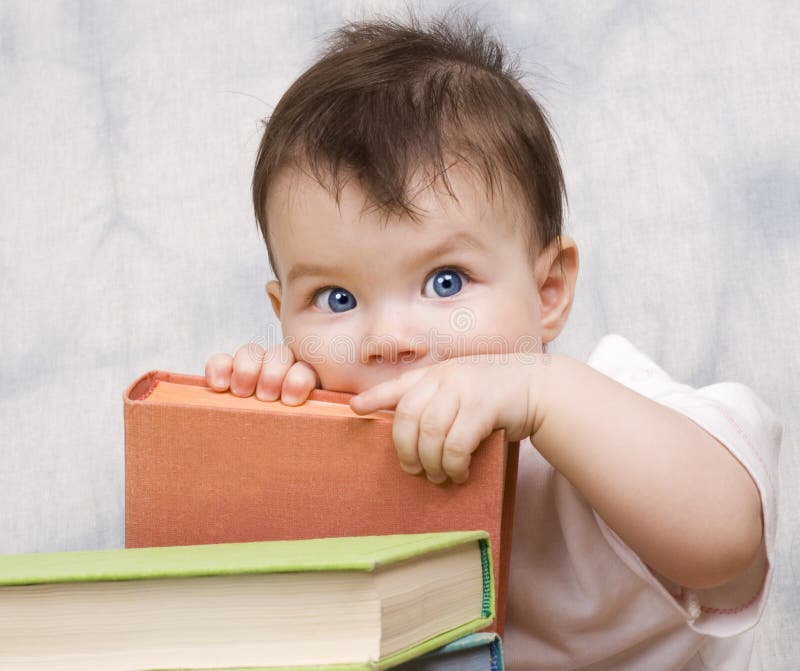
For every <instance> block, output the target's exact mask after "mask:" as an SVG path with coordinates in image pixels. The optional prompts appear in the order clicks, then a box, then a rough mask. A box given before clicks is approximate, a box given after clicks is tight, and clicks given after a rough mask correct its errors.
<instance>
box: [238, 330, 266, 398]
mask: <svg viewBox="0 0 800 671" xmlns="http://www.w3.org/2000/svg"><path fill="white" fill-rule="evenodd" d="M265 354H266V352H265V350H264V348H263V347H262V346H261V345H259V344H258V343H252V342H251V343H247V344H246V345H242V346H241V347H240V348H239V349H238V350H236V354H235V355H234V357H233V373H232V374H231V392H232V393H234V394H236V395H237V396H250V395H251V394H252V393H253V392H254V391H255V388H256V383H257V382H258V375H259V373H260V372H261V363H262V361H263V360H264V356H265Z"/></svg>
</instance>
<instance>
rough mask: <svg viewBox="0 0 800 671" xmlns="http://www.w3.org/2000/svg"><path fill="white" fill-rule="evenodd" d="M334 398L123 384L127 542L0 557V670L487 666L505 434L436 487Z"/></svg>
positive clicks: (508, 521)
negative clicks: (277, 397) (288, 398)
mask: <svg viewBox="0 0 800 671" xmlns="http://www.w3.org/2000/svg"><path fill="white" fill-rule="evenodd" d="M351 396H352V395H351V394H344V393H339V392H331V391H324V390H314V391H313V392H312V393H311V396H310V397H309V399H308V400H307V401H306V402H305V403H304V404H302V405H300V406H286V405H284V404H283V403H281V402H280V401H274V402H265V401H260V400H258V399H256V398H254V397H249V398H241V397H238V396H235V395H234V394H232V393H230V392H224V393H219V392H216V391H214V390H212V389H210V388H209V387H208V386H207V384H206V383H205V378H203V377H201V376H193V375H182V374H176V373H169V372H165V371H150V372H148V373H146V374H144V375H142V376H140V377H139V378H138V379H136V380H135V381H134V382H133V383H132V384H131V385H130V386H129V387H128V388H127V389H126V390H125V392H124V394H123V401H124V421H125V469H126V470H125V522H126V531H125V543H126V548H125V549H124V550H102V551H89V552H77V553H48V554H39V555H17V556H11V557H0V668H2V669H19V670H20V671H23V670H27V671H40V670H41V671H43V670H44V669H53V670H54V671H61V670H62V669H87V670H90V671H91V670H92V669H98V670H99V669H103V671H141V670H145V669H236V670H237V671H239V670H242V671H244V670H245V669H250V670H251V671H253V670H254V669H272V670H276V669H289V668H296V669H299V668H302V669H341V670H344V669H383V668H396V669H399V670H405V671H409V670H410V669H419V670H422V671H433V670H442V669H453V670H455V669H476V670H478V669H481V670H483V669H492V670H496V669H502V668H503V658H502V645H501V636H502V632H503V624H504V614H505V603H506V594H507V587H508V569H509V560H510V549H511V548H510V546H511V529H512V524H513V505H514V493H515V484H516V471H517V456H518V447H519V443H518V442H509V441H507V440H506V439H505V435H504V432H503V431H502V430H498V431H495V432H493V433H492V434H491V435H490V436H488V437H487V438H486V439H485V440H484V441H483V442H482V443H481V445H480V446H479V448H478V450H476V452H475V453H474V454H473V461H472V464H471V468H470V478H469V480H468V481H467V482H466V483H465V484H462V485H456V484H454V483H452V482H447V483H445V484H442V485H435V484H433V483H430V482H429V481H428V480H427V479H426V478H425V477H424V476H416V477H415V476H410V475H408V474H407V473H405V472H404V471H403V470H402V469H401V468H400V465H399V461H398V458H397V453H396V450H395V448H394V444H393V440H392V419H393V416H394V413H393V412H390V411H379V412H376V413H373V414H371V415H367V416H359V415H356V414H355V413H353V412H352V411H351V410H350V408H349V405H348V403H349V399H350V398H351ZM475 530H480V531H475Z"/></svg>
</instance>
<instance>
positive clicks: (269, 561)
mask: <svg viewBox="0 0 800 671" xmlns="http://www.w3.org/2000/svg"><path fill="white" fill-rule="evenodd" d="M494 598H495V595H494V584H493V582H492V564H491V551H490V548H489V537H488V534H487V533H486V532H484V531H455V532H441V533H427V534H407V535H387V536H361V537H350V538H321V539H310V540H299V541H265V542H256V543H223V544H216V545H188V546H180V547H155V548H136V549H124V550H91V551H84V552H54V553H43V554H26V555H8V556H1V557H0V669H3V670H4V671H5V670H8V671H66V670H67V669H69V670H73V669H80V670H81V671H145V670H146V671H151V670H165V669H237V671H238V670H241V671H244V670H245V669H247V671H254V669H289V668H291V669H307V670H308V671H312V670H317V669H320V670H321V669H339V670H341V671H344V670H345V669H348V670H350V669H353V670H355V669H388V668H391V667H393V666H397V665H399V664H402V663H404V662H407V661H408V660H410V659H413V658H415V657H418V656H420V655H423V654H425V653H427V652H430V651H432V650H435V649H437V648H440V647H442V646H444V645H445V644H447V643H450V642H451V641H454V640H456V639H458V638H461V637H463V636H465V635H466V634H469V633H471V632H474V631H478V630H480V629H483V628H485V627H487V626H489V625H490V624H491V623H492V621H493V619H494V615H495V613H494V607H495V606H494Z"/></svg>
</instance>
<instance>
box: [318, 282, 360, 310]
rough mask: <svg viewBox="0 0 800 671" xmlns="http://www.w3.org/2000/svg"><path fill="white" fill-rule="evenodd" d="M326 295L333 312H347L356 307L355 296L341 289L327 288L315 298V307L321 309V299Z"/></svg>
mask: <svg viewBox="0 0 800 671" xmlns="http://www.w3.org/2000/svg"><path fill="white" fill-rule="evenodd" d="M325 294H328V300H327V305H328V307H329V308H330V309H331V310H332V311H333V312H347V311H348V310H352V309H353V308H354V307H355V306H356V299H355V298H354V296H353V294H351V293H350V292H349V291H347V290H346V289H342V288H341V287H327V288H326V289H322V290H320V291H319V293H317V294H316V296H315V297H314V305H316V306H317V307H320V305H319V299H320V298H322V297H323V296H324V295H325ZM320 309H322V308H320Z"/></svg>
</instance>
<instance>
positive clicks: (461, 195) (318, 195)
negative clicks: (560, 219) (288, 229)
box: [267, 163, 530, 235]
mask: <svg viewBox="0 0 800 671" xmlns="http://www.w3.org/2000/svg"><path fill="white" fill-rule="evenodd" d="M267 210H268V212H270V213H271V214H272V215H273V216H272V217H270V219H271V220H272V221H271V223H273V224H278V222H279V221H281V220H287V219H288V220H293V219H296V218H297V217H300V216H303V214H309V210H311V211H312V214H320V213H321V212H322V211H329V212H330V213H333V212H334V211H335V212H338V213H339V215H344V214H346V215H347V216H345V217H344V218H350V219H352V218H353V217H356V216H357V217H365V216H369V217H371V218H375V217H376V216H377V217H378V218H379V219H381V220H382V222H383V225H389V224H390V223H392V222H393V221H394V222H397V221H398V220H405V221H407V222H413V223H417V224H419V225H420V226H421V227H424V225H425V223H426V222H441V221H442V220H447V221H453V220H457V221H466V222H467V223H469V222H472V223H474V224H476V225H478V226H489V227H490V228H491V231H492V232H494V233H496V234H503V235H509V234H516V233H519V232H520V231H521V229H522V228H523V227H524V226H525V225H526V224H527V225H530V223H529V222H526V221H525V220H526V218H527V216H528V215H527V213H526V211H525V202H524V200H523V199H522V198H521V196H520V194H519V191H518V189H517V188H514V185H513V182H512V181H511V180H509V179H507V178H506V179H498V178H497V177H496V176H495V177H491V178H488V177H486V176H484V175H483V174H481V173H480V172H479V171H478V170H476V169H474V168H473V167H472V166H470V165H466V164H463V163H461V164H459V163H456V164H453V165H451V166H450V167H449V168H448V170H447V172H446V174H445V175H442V174H432V173H431V171H430V170H421V169H420V170H417V171H415V172H414V173H412V174H411V175H409V176H408V177H407V178H406V182H405V193H403V194H394V195H392V194H385V193H382V192H378V193H376V192H375V190H374V189H371V188H370V181H369V180H366V179H359V178H358V177H357V176H356V175H354V174H353V173H351V172H348V171H346V170H342V171H340V174H338V175H333V174H332V173H331V172H329V171H328V172H323V173H321V174H318V173H316V172H314V171H312V170H309V169H308V168H307V167H297V166H291V167H289V168H286V169H283V170H281V171H280V173H279V174H278V176H277V177H276V179H275V180H274V182H273V186H272V187H271V188H270V190H269V195H268V200H267Z"/></svg>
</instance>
